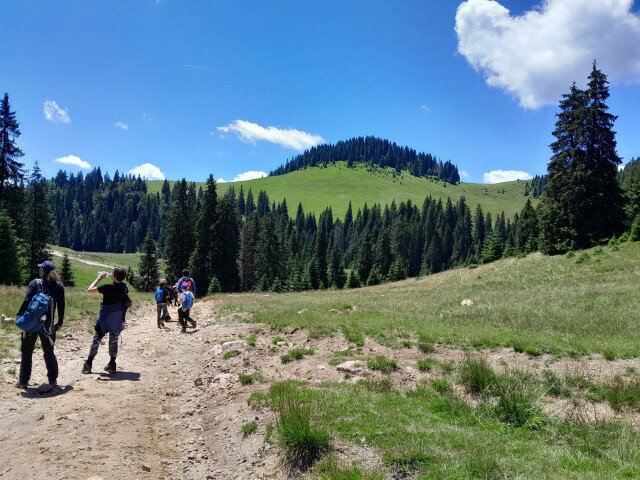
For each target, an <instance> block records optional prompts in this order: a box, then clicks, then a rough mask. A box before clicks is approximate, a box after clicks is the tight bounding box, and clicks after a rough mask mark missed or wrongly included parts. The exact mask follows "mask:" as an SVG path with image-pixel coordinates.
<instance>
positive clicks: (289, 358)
mask: <svg viewBox="0 0 640 480" xmlns="http://www.w3.org/2000/svg"><path fill="white" fill-rule="evenodd" d="M305 355H313V350H312V349H310V348H294V349H293V350H289V352H287V353H286V354H285V355H282V356H281V357H280V360H282V363H289V362H293V361H294V360H300V359H302V358H304V356H305Z"/></svg>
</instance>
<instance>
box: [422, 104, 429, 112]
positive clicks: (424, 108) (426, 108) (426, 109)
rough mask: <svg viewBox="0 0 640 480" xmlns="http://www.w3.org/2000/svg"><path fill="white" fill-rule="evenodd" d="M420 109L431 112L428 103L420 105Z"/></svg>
mask: <svg viewBox="0 0 640 480" xmlns="http://www.w3.org/2000/svg"><path fill="white" fill-rule="evenodd" d="M420 110H422V111H423V112H430V111H431V109H430V108H429V107H427V106H426V105H420Z"/></svg>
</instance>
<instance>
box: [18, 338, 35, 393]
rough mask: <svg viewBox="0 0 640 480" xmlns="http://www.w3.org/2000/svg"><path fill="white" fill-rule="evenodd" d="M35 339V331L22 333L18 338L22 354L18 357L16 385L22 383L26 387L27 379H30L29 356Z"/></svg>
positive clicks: (31, 353)
mask: <svg viewBox="0 0 640 480" xmlns="http://www.w3.org/2000/svg"><path fill="white" fill-rule="evenodd" d="M37 339H38V334H37V333H26V332H23V333H22V338H21V339H20V352H21V353H22V355H21V358H20V376H19V377H18V385H24V386H25V387H26V386H27V385H28V383H29V379H31V357H32V356H33V348H34V347H35V346H36V340H37Z"/></svg>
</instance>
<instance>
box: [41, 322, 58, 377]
mask: <svg viewBox="0 0 640 480" xmlns="http://www.w3.org/2000/svg"><path fill="white" fill-rule="evenodd" d="M55 341H56V335H55V333H54V334H53V335H52V336H51V338H49V337H48V336H47V335H42V334H41V335H40V343H41V344H42V353H43V354H44V364H45V365H46V366H47V378H48V379H49V383H50V384H51V385H56V383H57V381H58V359H57V358H56V354H55V352H54V344H55Z"/></svg>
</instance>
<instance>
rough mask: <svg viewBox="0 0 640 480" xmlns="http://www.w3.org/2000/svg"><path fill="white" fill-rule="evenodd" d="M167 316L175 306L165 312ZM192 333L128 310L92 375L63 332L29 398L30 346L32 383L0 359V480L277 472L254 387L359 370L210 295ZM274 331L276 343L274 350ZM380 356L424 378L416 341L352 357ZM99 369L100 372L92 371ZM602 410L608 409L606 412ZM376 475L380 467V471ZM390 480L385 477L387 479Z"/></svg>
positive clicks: (638, 363)
mask: <svg viewBox="0 0 640 480" xmlns="http://www.w3.org/2000/svg"><path fill="white" fill-rule="evenodd" d="M171 314H172V315H173V316H174V317H176V316H177V315H176V312H175V310H174V309H171ZM193 317H194V318H196V319H197V320H198V328H197V329H196V330H195V331H194V332H192V333H189V334H180V333H179V327H178V325H177V323H176V322H175V321H173V322H168V323H167V329H166V330H164V331H162V330H158V329H157V327H156V321H155V308H154V306H153V305H152V304H151V303H150V302H149V303H148V304H145V305H143V306H140V307H139V308H138V309H137V310H136V311H135V312H133V313H132V314H131V315H130V318H129V320H128V324H129V326H128V328H127V329H126V330H125V332H124V333H123V336H122V337H123V345H122V346H121V349H120V355H119V356H118V373H116V374H114V375H112V376H109V375H107V374H106V373H105V372H102V370H101V369H102V367H103V366H104V365H105V364H106V362H107V360H108V351H107V350H108V346H107V345H106V344H103V345H102V346H101V347H100V352H99V353H98V357H97V358H96V360H95V361H94V371H95V373H93V374H91V375H82V374H81V373H80V370H81V367H82V362H83V361H84V358H85V356H86V354H87V351H88V348H89V342H90V335H89V334H88V333H86V332H81V331H74V332H72V333H69V332H68V331H64V330H63V331H62V332H61V335H60V337H59V340H58V342H57V346H56V351H57V354H58V360H59V363H60V372H61V374H60V378H59V384H60V385H61V387H62V388H61V391H60V392H58V393H57V394H54V395H52V394H46V395H39V394H38V393H37V392H36V389H35V387H34V386H33V385H36V386H37V385H38V384H40V383H42V382H44V381H45V368H44V365H43V361H42V355H41V351H40V350H37V351H36V352H35V353H34V375H33V378H32V381H31V385H32V386H31V387H30V388H29V390H28V392H26V393H24V392H22V391H20V390H18V389H16V388H15V387H13V386H12V385H11V384H10V383H13V382H14V381H15V374H14V372H13V369H14V368H15V369H17V368H18V367H19V365H18V364H17V360H18V357H19V354H18V353H17V352H16V353H15V355H14V357H15V358H13V359H9V360H5V361H3V364H2V366H1V372H0V375H1V376H2V377H3V378H4V380H5V382H3V383H2V384H1V385H0V412H2V413H1V414H0V452H1V455H2V462H0V478H2V479H5V478H6V479H21V480H22V479H32V478H33V479H36V478H38V479H40V478H47V479H54V480H58V479H60V480H62V479H90V478H92V477H94V478H95V479H98V478H102V479H104V480H110V479H152V478H153V479H246V480H249V479H284V478H287V475H286V473H285V471H284V470H283V468H282V466H281V464H280V462H279V458H278V455H277V451H276V448H275V447H274V446H273V445H272V444H271V443H270V442H266V441H265V437H266V430H267V425H268V424H269V423H272V422H273V421H274V418H273V413H272V412H270V411H269V410H268V409H267V408H264V407H262V408H260V407H258V408H256V407H253V408H252V407H249V406H248V404H247V399H248V398H249V396H250V395H251V394H252V393H254V392H258V391H265V390H266V389H267V388H268V385H269V384H270V383H271V382H274V381H278V380H282V379H291V378H295V379H299V380H306V381H309V382H311V383H317V382H323V381H332V382H337V381H349V382H355V381H357V380H358V379H359V378H361V377H362V376H367V377H369V378H377V377H380V375H379V374H376V373H374V372H370V371H366V369H365V371H363V372H360V373H355V374H352V375H350V374H344V373H341V372H339V371H338V370H337V369H336V367H332V366H329V361H330V360H332V359H335V358H336V357H335V352H338V351H342V350H345V349H347V348H349V347H350V346H351V347H353V344H351V345H350V344H349V342H347V341H346V340H345V339H344V338H343V337H342V335H336V336H334V337H331V338H324V339H315V340H309V339H308V336H307V333H306V332H305V331H302V330H296V329H285V331H274V330H272V329H271V328H270V327H268V326H264V325H258V324H251V323H242V321H243V320H246V316H245V315H243V314H241V313H239V314H236V315H220V314H216V303H215V302H212V301H207V302H202V303H199V304H196V306H195V307H194V310H193ZM250 336H255V338H256V345H255V347H252V348H248V349H246V351H245V350H244V348H240V350H241V351H242V353H241V354H240V355H238V356H235V357H233V358H227V359H225V358H224V356H223V355H222V353H221V350H222V343H223V342H227V341H237V340H239V339H243V338H244V339H247V338H248V337H250ZM276 336H279V337H282V338H283V341H281V342H279V343H278V344H277V345H274V343H273V342H274V339H275V337H276ZM293 346H306V347H311V348H313V349H314V350H315V353H314V354H313V355H310V356H307V357H305V358H304V359H302V360H300V361H295V362H291V363H288V364H282V362H281V361H280V358H279V357H280V355H282V354H284V353H286V352H287V351H288V350H289V349H290V348H292V347H293ZM375 355H386V356H388V357H393V358H395V359H397V360H398V362H399V365H400V367H401V368H400V369H399V370H398V371H397V372H396V373H394V374H393V376H392V381H393V383H394V385H395V386H396V387H397V388H399V389H403V390H405V389H407V388H410V387H412V386H413V385H416V384H417V383H418V382H420V381H422V380H424V379H429V378H431V375H433V374H432V373H429V372H426V373H423V372H419V371H418V370H417V369H416V368H415V362H416V361H417V360H418V359H421V358H424V357H425V355H424V354H422V353H421V352H420V351H419V350H418V349H417V348H415V347H413V348H403V349H389V348H387V347H383V346H380V345H378V344H376V343H374V342H371V341H369V340H367V341H366V343H365V346H364V347H363V348H362V349H361V352H360V356H361V358H366V357H372V356H375ZM487 355H488V359H489V361H490V362H491V363H492V364H493V365H494V366H495V367H496V368H501V365H502V366H504V365H508V366H510V367H514V366H517V367H519V368H526V369H530V370H532V371H536V370H537V371H540V370H541V369H543V368H550V369H552V370H554V371H556V372H557V373H559V374H562V373H566V372H567V371H575V370H576V369H581V370H582V372H583V373H584V374H585V375H586V376H590V377H592V378H598V377H601V376H602V375H603V373H604V372H606V376H607V377H609V378H610V376H611V375H613V374H615V373H623V372H624V371H625V370H626V369H628V368H630V367H633V368H636V369H640V360H639V359H628V360H618V361H614V362H606V361H605V360H604V359H602V358H601V357H600V356H593V357H588V358H585V359H580V360H574V359H561V360H554V359H552V358H550V357H548V358H547V356H543V357H538V358H535V359H532V358H530V357H527V356H526V355H522V354H517V353H515V352H513V351H512V350H507V349H499V350H494V351H492V352H489V353H487ZM429 356H430V357H433V358H437V359H439V360H440V361H442V362H447V361H459V360H460V359H462V358H463V356H464V352H463V351H461V350H459V349H454V348H447V347H438V348H437V351H436V352H435V353H434V354H431V355H429ZM256 370H259V371H260V372H261V373H262V375H263V377H264V381H263V382H258V383H255V384H253V385H242V384H241V383H240V382H239V381H238V374H240V373H244V374H249V373H252V372H254V371H256ZM100 372H102V373H100ZM602 414H604V415H605V416H606V415H611V414H612V412H606V411H605V412H603V413H602ZM249 421H256V422H257V424H258V430H257V431H256V432H255V433H254V434H252V435H249V436H247V437H244V436H243V435H242V432H241V427H242V425H243V424H244V423H246V422H249ZM334 446H335V447H336V448H337V451H338V454H339V456H343V457H344V458H345V459H347V460H358V461H359V462H360V463H362V464H365V465H368V466H370V467H375V468H376V469H378V470H379V468H380V466H379V455H378V454H377V453H376V452H375V451H373V449H371V448H369V447H367V446H366V445H363V446H358V447H354V446H348V445H344V444H341V443H340V442H339V441H335V442H334ZM379 471H380V470H379ZM389 478H390V477H389Z"/></svg>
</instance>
